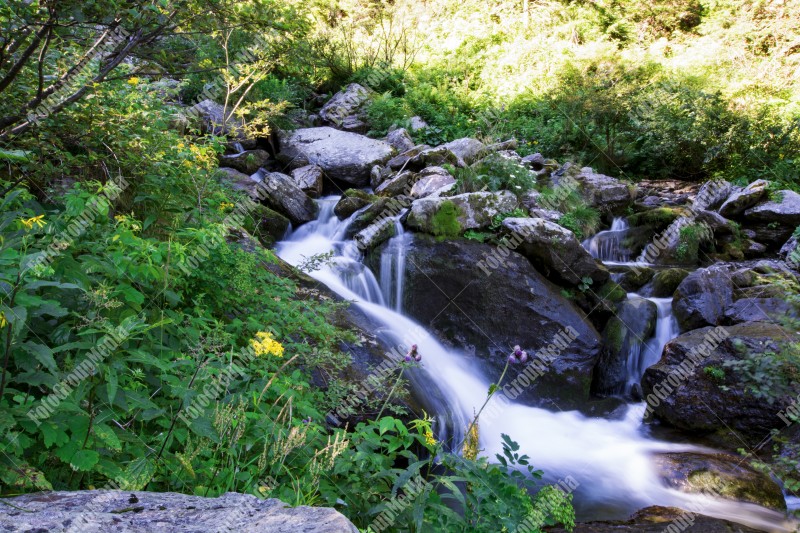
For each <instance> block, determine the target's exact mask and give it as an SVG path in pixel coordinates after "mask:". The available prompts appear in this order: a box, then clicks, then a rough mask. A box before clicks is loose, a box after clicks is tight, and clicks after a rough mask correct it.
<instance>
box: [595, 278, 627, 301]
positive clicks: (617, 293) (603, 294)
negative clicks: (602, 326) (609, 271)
mask: <svg viewBox="0 0 800 533" xmlns="http://www.w3.org/2000/svg"><path fill="white" fill-rule="evenodd" d="M597 295H598V296H599V297H600V298H602V299H603V300H606V301H608V302H615V303H616V302H621V301H623V300H625V299H626V298H627V297H628V293H627V292H625V289H623V288H622V287H620V286H619V284H618V283H615V282H613V281H609V282H607V283H606V284H604V285H602V286H601V287H600V288H599V289H598V290H597Z"/></svg>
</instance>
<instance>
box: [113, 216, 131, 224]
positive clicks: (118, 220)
mask: <svg viewBox="0 0 800 533" xmlns="http://www.w3.org/2000/svg"><path fill="white" fill-rule="evenodd" d="M127 219H128V217H126V216H125V215H114V220H116V221H117V222H124V221H125V220H127Z"/></svg>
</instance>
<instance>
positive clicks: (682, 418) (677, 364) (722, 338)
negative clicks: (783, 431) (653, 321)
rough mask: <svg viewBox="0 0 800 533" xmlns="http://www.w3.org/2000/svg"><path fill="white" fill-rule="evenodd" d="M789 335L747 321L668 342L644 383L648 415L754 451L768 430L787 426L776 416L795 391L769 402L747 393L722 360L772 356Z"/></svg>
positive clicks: (741, 382)
mask: <svg viewBox="0 0 800 533" xmlns="http://www.w3.org/2000/svg"><path fill="white" fill-rule="evenodd" d="M789 335H791V333H790V332H788V331H786V330H784V329H783V328H781V327H780V326H778V325H777V324H768V323H764V322H745V323H742V324H735V325H733V326H727V327H724V328H723V327H717V328H711V327H707V328H701V329H696V330H694V331H690V332H688V333H684V334H683V335H681V336H679V337H677V338H675V339H673V340H671V341H670V342H668V343H667V345H666V346H665V347H664V353H663V355H662V357H661V360H660V361H659V362H658V363H656V364H655V365H653V366H651V367H650V368H648V369H647V370H646V371H645V373H644V377H643V379H642V389H643V391H644V395H645V398H646V399H647V403H648V415H649V414H650V413H652V415H653V416H654V417H655V418H656V419H657V420H660V421H661V422H663V423H666V424H668V425H670V426H673V427H677V428H680V429H684V430H687V431H691V432H693V433H696V434H707V435H709V436H714V439H715V440H716V441H717V442H718V444H721V445H724V446H725V447H727V448H728V449H731V450H733V451H735V450H736V449H737V448H741V447H745V448H754V447H755V446H757V445H758V444H760V443H761V442H762V440H763V439H764V437H765V436H767V435H769V433H770V430H772V429H773V428H776V429H777V428H780V427H783V426H785V423H784V422H783V421H782V420H781V418H780V417H779V416H778V413H780V412H781V411H783V410H784V409H785V408H786V407H787V406H788V405H789V403H790V402H791V401H792V400H793V398H795V397H796V396H797V393H798V392H799V390H794V391H793V393H791V394H788V395H786V396H785V397H783V396H782V397H781V398H779V399H777V400H775V402H774V403H769V402H767V401H765V400H764V399H763V398H758V397H757V396H755V395H753V394H751V393H750V391H749V390H748V386H747V383H744V382H743V381H742V379H741V378H740V377H739V376H738V375H737V374H736V372H735V371H733V370H731V369H726V367H725V362H727V361H734V360H741V359H742V358H744V357H747V356H750V357H753V356H755V357H758V356H759V355H761V354H766V353H767V352H774V353H776V352H778V351H779V350H780V346H781V344H783V343H785V342H786V341H787V338H789ZM706 368H711V369H716V370H715V371H714V372H708V371H706V370H705V369H706ZM720 372H723V374H722V377H721V378H720V376H719V373H720ZM795 385H796V384H795ZM795 389H798V387H797V386H795ZM651 395H652V396H651ZM647 418H650V416H647Z"/></svg>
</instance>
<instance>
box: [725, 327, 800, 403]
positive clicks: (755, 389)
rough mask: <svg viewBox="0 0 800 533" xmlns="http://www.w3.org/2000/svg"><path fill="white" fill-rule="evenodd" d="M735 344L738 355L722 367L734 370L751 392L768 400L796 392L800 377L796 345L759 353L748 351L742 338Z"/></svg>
mask: <svg viewBox="0 0 800 533" xmlns="http://www.w3.org/2000/svg"><path fill="white" fill-rule="evenodd" d="M734 347H735V348H736V349H737V351H738V352H739V357H737V358H736V359H730V360H727V361H725V362H723V363H722V366H723V367H725V368H730V369H731V371H732V372H733V373H734V374H735V375H736V377H737V378H738V379H739V380H741V383H742V384H743V385H744V388H745V390H746V391H747V392H748V393H749V394H751V395H752V396H753V397H755V398H758V399H761V400H766V401H767V402H769V403H774V402H775V401H776V400H778V399H781V398H786V397H787V396H795V395H796V390H795V389H796V387H795V383H796V379H797V376H800V360H798V358H797V356H796V352H795V351H793V350H794V349H795V348H796V347H794V346H792V345H787V346H785V347H784V348H783V349H782V350H780V351H778V352H774V351H767V352H764V353H759V354H754V353H751V352H749V351H748V350H746V349H745V347H744V345H743V343H742V342H741V341H738V342H737V341H734ZM723 388H724V387H723Z"/></svg>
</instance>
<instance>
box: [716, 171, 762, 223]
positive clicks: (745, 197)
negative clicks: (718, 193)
mask: <svg viewBox="0 0 800 533" xmlns="http://www.w3.org/2000/svg"><path fill="white" fill-rule="evenodd" d="M768 186H769V182H767V181H766V180H756V181H754V182H753V183H751V184H750V185H748V186H747V187H745V188H744V189H742V190H741V191H738V192H734V193H733V194H731V195H730V196H729V197H728V199H727V200H725V202H724V203H723V204H722V205H721V206H720V208H719V214H720V215H722V216H724V217H725V218H730V217H735V216H737V215H739V214H741V213H743V212H744V210H745V209H747V208H749V207H752V206H754V205H756V204H757V203H758V202H759V200H761V198H763V197H764V195H765V194H766V193H767V187H768Z"/></svg>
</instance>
